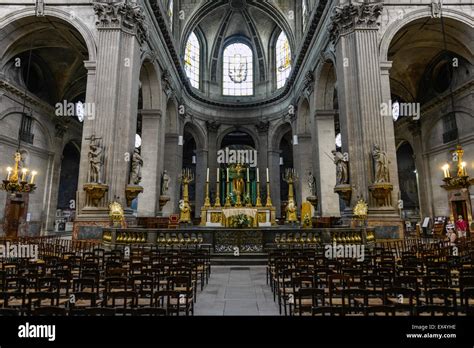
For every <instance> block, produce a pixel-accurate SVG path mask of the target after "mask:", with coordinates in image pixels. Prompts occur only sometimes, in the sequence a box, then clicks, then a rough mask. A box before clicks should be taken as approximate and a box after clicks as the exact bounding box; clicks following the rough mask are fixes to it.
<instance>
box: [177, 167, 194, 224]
mask: <svg viewBox="0 0 474 348" xmlns="http://www.w3.org/2000/svg"><path fill="white" fill-rule="evenodd" d="M179 178H180V180H181V183H182V184H183V199H182V201H181V202H180V207H179V208H180V210H181V214H180V219H179V220H180V222H186V223H188V222H191V206H190V205H189V184H190V183H191V182H193V181H194V174H193V172H192V171H191V169H189V168H185V169H183V172H182V174H181V175H180V177H179Z"/></svg>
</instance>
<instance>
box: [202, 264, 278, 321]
mask: <svg viewBox="0 0 474 348" xmlns="http://www.w3.org/2000/svg"><path fill="white" fill-rule="evenodd" d="M194 314H195V315H208V316H209V315H213V316H221V315H251V316H255V315H279V314H278V305H277V304H276V303H275V302H273V294H272V292H271V290H270V287H269V286H268V285H266V279H265V267H262V266H247V267H236V266H234V267H232V266H213V267H212V273H211V278H210V279H209V284H208V285H206V287H205V288H204V290H203V291H202V292H199V291H198V296H197V303H196V304H195V312H194Z"/></svg>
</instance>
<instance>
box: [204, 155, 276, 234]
mask: <svg viewBox="0 0 474 348" xmlns="http://www.w3.org/2000/svg"><path fill="white" fill-rule="evenodd" d="M245 173H246V175H245ZM225 174H226V175H225V179H224V180H225V181H224V180H222V178H221V170H220V168H218V169H217V183H216V184H217V185H216V188H217V190H216V199H215V202H214V205H211V201H210V198H209V171H208V175H207V181H206V199H205V203H204V206H203V207H202V208H201V226H206V227H271V226H274V225H276V222H275V219H276V216H275V215H276V210H275V207H274V206H273V204H272V200H271V197H270V180H269V175H268V169H267V183H266V184H267V199H266V203H265V205H263V204H262V200H261V197H260V173H259V169H258V168H257V169H256V172H255V173H254V174H255V175H254V178H253V180H252V178H251V172H250V168H248V167H244V166H243V165H241V164H239V163H238V164H235V165H231V166H229V167H228V168H227V169H226V170H225ZM244 176H245V180H244ZM221 192H222V195H221ZM221 197H222V198H223V200H224V204H223V205H221Z"/></svg>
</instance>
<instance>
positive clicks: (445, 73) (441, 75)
mask: <svg viewBox="0 0 474 348" xmlns="http://www.w3.org/2000/svg"><path fill="white" fill-rule="evenodd" d="M452 79H453V70H452V68H451V65H450V64H449V63H448V62H446V61H444V62H440V63H439V64H438V65H437V66H436V67H435V68H434V69H433V88H434V89H435V91H436V92H438V93H443V92H444V91H446V90H447V89H448V88H449V86H450V85H451V81H452Z"/></svg>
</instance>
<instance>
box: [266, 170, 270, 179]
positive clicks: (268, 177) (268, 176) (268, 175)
mask: <svg viewBox="0 0 474 348" xmlns="http://www.w3.org/2000/svg"><path fill="white" fill-rule="evenodd" d="M267 182H270V174H269V172H268V168H267Z"/></svg>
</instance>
